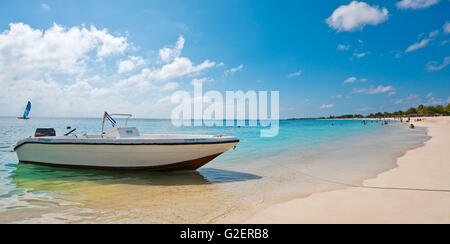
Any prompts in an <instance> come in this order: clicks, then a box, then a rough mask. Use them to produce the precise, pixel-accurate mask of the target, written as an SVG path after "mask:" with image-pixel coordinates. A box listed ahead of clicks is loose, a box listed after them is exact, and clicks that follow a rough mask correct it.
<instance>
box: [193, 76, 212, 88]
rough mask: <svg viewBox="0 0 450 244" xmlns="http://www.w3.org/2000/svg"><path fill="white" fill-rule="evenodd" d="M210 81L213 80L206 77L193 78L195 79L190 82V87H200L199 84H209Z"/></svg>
mask: <svg viewBox="0 0 450 244" xmlns="http://www.w3.org/2000/svg"><path fill="white" fill-rule="evenodd" d="M211 81H213V79H211V78H207V77H204V78H195V79H193V80H192V81H191V85H193V86H196V85H201V84H203V83H205V82H211Z"/></svg>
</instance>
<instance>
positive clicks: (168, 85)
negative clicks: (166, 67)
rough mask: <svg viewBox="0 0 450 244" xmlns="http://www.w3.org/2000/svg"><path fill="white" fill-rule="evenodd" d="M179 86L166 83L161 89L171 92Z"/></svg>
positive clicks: (175, 83)
mask: <svg viewBox="0 0 450 244" xmlns="http://www.w3.org/2000/svg"><path fill="white" fill-rule="evenodd" d="M179 85H180V84H179V83H178V82H167V83H166V84H165V85H164V86H163V87H161V90H162V91H171V90H175V89H177V88H178V86H179Z"/></svg>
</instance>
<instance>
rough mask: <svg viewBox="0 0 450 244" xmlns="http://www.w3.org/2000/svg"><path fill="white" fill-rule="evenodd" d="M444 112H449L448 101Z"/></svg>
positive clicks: (449, 105)
mask: <svg viewBox="0 0 450 244" xmlns="http://www.w3.org/2000/svg"><path fill="white" fill-rule="evenodd" d="M445 112H447V113H450V103H449V104H447V106H446V107H445Z"/></svg>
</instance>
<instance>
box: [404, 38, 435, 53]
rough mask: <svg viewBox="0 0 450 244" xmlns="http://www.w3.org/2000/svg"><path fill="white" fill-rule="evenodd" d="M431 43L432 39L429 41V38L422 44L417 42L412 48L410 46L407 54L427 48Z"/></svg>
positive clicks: (423, 40)
mask: <svg viewBox="0 0 450 244" xmlns="http://www.w3.org/2000/svg"><path fill="white" fill-rule="evenodd" d="M430 41H431V39H428V38H425V39H422V40H421V41H420V42H416V43H414V44H412V45H411V46H409V47H408V48H407V49H406V51H405V52H407V53H408V52H412V51H415V50H417V49H420V48H422V47H425V46H426V45H427V44H428V43H429V42H430Z"/></svg>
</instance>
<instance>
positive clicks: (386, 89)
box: [353, 85, 395, 95]
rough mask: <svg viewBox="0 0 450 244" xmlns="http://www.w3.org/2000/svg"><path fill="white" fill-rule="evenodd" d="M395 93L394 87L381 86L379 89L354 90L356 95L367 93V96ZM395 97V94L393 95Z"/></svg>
mask: <svg viewBox="0 0 450 244" xmlns="http://www.w3.org/2000/svg"><path fill="white" fill-rule="evenodd" d="M393 91H395V88H394V87H392V86H382V85H379V86H377V87H370V88H354V89H353V92H354V93H365V94H370V95H373V94H379V93H386V92H393ZM392 95H393V94H392Z"/></svg>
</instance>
